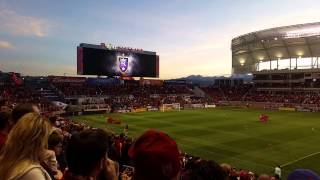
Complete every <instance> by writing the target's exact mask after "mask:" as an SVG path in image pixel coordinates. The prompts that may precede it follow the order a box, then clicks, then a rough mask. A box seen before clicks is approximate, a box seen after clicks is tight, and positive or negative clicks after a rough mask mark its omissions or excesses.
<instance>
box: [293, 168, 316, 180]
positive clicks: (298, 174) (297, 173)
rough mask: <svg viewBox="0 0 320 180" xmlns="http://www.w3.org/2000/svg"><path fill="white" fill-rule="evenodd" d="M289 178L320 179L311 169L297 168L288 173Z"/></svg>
mask: <svg viewBox="0 0 320 180" xmlns="http://www.w3.org/2000/svg"><path fill="white" fill-rule="evenodd" d="M288 180H320V177H319V175H318V174H316V173H315V172H313V171H311V170H309V169H296V170H294V171H293V172H292V173H290V174H289V175H288Z"/></svg>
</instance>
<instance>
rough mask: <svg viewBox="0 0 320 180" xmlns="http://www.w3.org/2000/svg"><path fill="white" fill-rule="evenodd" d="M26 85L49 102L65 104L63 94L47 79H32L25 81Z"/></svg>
mask: <svg viewBox="0 0 320 180" xmlns="http://www.w3.org/2000/svg"><path fill="white" fill-rule="evenodd" d="M25 82H26V85H27V86H29V87H30V88H32V89H33V90H34V91H36V92H37V93H38V94H39V95H40V96H41V97H42V98H44V99H46V100H48V101H60V102H65V99H64V97H63V94H62V93H61V92H59V90H58V89H57V88H56V87H54V86H53V85H52V84H51V83H50V82H49V81H48V79H47V78H43V77H32V78H27V79H26V80H25Z"/></svg>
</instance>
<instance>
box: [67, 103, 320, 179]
mask: <svg viewBox="0 0 320 180" xmlns="http://www.w3.org/2000/svg"><path fill="white" fill-rule="evenodd" d="M261 113H265V114H267V115H269V119H270V120H269V122H267V123H261V122H259V115H260V114H261ZM108 116H111V117H113V118H115V119H120V120H122V121H123V122H124V123H127V124H128V125H129V135H130V136H132V137H137V136H139V135H140V134H141V133H142V132H143V131H145V130H146V129H149V128H155V129H159V130H163V131H165V132H167V133H168V134H169V135H170V136H171V137H173V138H174V139H175V140H176V141H177V143H178V144H179V147H180V148H181V149H182V150H183V151H185V152H187V153H190V154H193V155H195V156H199V157H202V158H206V159H212V160H215V161H217V162H218V163H223V162H226V163H229V164H231V165H233V166H236V167H237V168H242V169H249V170H252V171H254V172H256V173H271V174H272V173H273V170H274V167H275V166H276V165H285V166H284V167H283V168H282V169H283V174H284V175H285V176H286V175H287V174H288V173H289V172H291V171H292V170H293V169H296V168H309V169H312V170H314V171H315V172H317V173H319V174H320V154H317V153H318V152H319V151H320V113H305V112H279V111H264V110H250V109H237V108H216V109H210V110H182V111H171V112H144V113H128V114H104V115H85V116H77V117H73V118H72V119H74V120H77V121H81V122H86V123H87V124H89V125H91V126H93V127H98V128H103V129H109V130H111V131H114V132H116V133H120V132H122V131H123V127H124V125H123V124H122V125H110V124H107V123H106V117H108Z"/></svg>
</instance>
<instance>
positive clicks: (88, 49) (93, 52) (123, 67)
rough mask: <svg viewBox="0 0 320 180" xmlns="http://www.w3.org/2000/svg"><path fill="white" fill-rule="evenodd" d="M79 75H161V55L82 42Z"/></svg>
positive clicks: (79, 54)
mask: <svg viewBox="0 0 320 180" xmlns="http://www.w3.org/2000/svg"><path fill="white" fill-rule="evenodd" d="M77 73H78V74H79V75H105V76H130V77H159V56H158V55H157V54H156V53H155V52H151V51H143V50H140V49H139V50H138V49H131V48H120V47H111V48H110V47H106V46H101V45H90V44H84V43H82V44H80V45H79V46H78V47H77Z"/></svg>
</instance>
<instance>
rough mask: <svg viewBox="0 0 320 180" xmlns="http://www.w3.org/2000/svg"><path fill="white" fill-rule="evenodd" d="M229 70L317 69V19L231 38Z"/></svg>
mask: <svg viewBox="0 0 320 180" xmlns="http://www.w3.org/2000/svg"><path fill="white" fill-rule="evenodd" d="M231 49H232V72H233V73H234V74H243V73H252V72H254V71H261V70H281V69H286V70H294V69H312V68H319V63H318V59H319V57H320V22H317V23H308V24H298V25H292V26H283V27H276V28H271V29H266V30H262V31H256V32H251V33H248V34H245V35H241V36H238V37H236V38H234V39H232V47H231Z"/></svg>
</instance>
